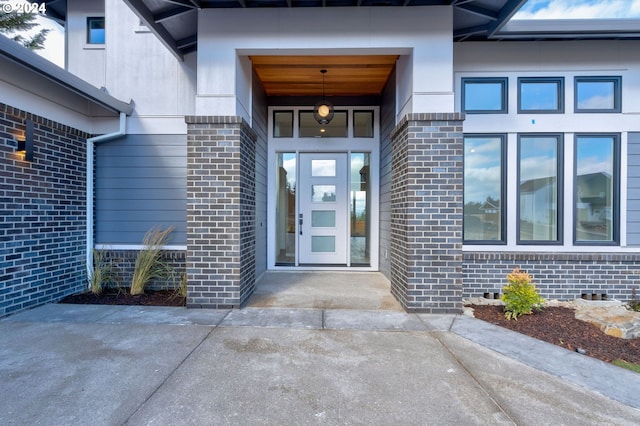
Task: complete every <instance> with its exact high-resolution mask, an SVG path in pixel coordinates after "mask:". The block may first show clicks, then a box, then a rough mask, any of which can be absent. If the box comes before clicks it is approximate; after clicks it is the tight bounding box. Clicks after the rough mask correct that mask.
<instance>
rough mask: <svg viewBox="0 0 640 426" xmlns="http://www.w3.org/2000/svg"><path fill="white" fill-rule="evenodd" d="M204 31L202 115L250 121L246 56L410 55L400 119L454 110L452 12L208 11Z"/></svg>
mask: <svg viewBox="0 0 640 426" xmlns="http://www.w3.org/2000/svg"><path fill="white" fill-rule="evenodd" d="M198 29H199V30H198V86H197V87H198V89H197V99H196V114H198V115H240V116H243V117H245V119H247V120H248V121H250V113H249V111H251V107H250V102H251V96H250V93H251V72H250V68H249V66H250V64H249V63H248V61H246V60H242V59H241V58H242V57H246V56H248V55H329V54H330V55H340V54H343V55H358V54H398V55H405V56H406V58H403V59H402V61H401V63H402V72H399V73H398V84H399V90H398V98H397V103H398V107H397V109H398V111H399V115H400V116H402V115H404V114H406V113H409V112H452V111H453V108H454V103H453V101H454V96H453V73H452V66H453V50H452V47H453V46H452V45H453V43H452V10H451V8H450V7H446V6H444V7H434V6H429V7H411V8H396V7H388V8H376V7H359V8H352V7H344V8H289V9H286V8H274V9H203V10H201V11H200V12H199V15H198ZM238 58H240V59H238Z"/></svg>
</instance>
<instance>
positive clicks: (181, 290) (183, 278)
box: [173, 272, 187, 297]
mask: <svg viewBox="0 0 640 426" xmlns="http://www.w3.org/2000/svg"><path fill="white" fill-rule="evenodd" d="M173 295H174V297H187V273H186V272H183V273H182V274H181V275H180V285H179V286H177V287H176V289H175V293H174V294H173Z"/></svg>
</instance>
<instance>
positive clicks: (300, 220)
mask: <svg viewBox="0 0 640 426" xmlns="http://www.w3.org/2000/svg"><path fill="white" fill-rule="evenodd" d="M302 223H303V220H302V213H300V215H299V219H298V229H299V230H300V235H302Z"/></svg>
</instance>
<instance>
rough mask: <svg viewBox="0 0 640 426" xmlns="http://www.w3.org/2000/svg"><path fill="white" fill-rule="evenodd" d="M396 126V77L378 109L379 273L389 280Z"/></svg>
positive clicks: (383, 95)
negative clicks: (393, 148) (392, 153)
mask: <svg viewBox="0 0 640 426" xmlns="http://www.w3.org/2000/svg"><path fill="white" fill-rule="evenodd" d="M395 125H396V75H395V73H393V74H392V75H391V76H390V77H389V80H388V81H387V85H386V87H385V88H384V91H383V93H382V106H381V107H380V264H379V269H380V271H381V272H382V273H383V274H384V275H385V276H386V277H387V278H388V279H391V260H390V257H389V255H388V253H390V252H391V131H392V130H393V129H394V127H395Z"/></svg>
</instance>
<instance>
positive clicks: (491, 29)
mask: <svg viewBox="0 0 640 426" xmlns="http://www.w3.org/2000/svg"><path fill="white" fill-rule="evenodd" d="M526 2H527V0H508V1H507V2H506V3H505V4H504V6H502V8H501V9H500V12H499V13H498V19H496V20H495V21H493V22H491V23H489V26H488V28H487V38H491V37H493V36H494V35H495V33H497V32H498V31H500V30H502V27H504V26H505V25H506V24H507V23H508V22H509V20H510V19H511V18H512V17H513V15H515V14H516V12H517V11H518V10H519V9H520V8H521V7H522V6H523V5H524V4H525V3H526Z"/></svg>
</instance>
